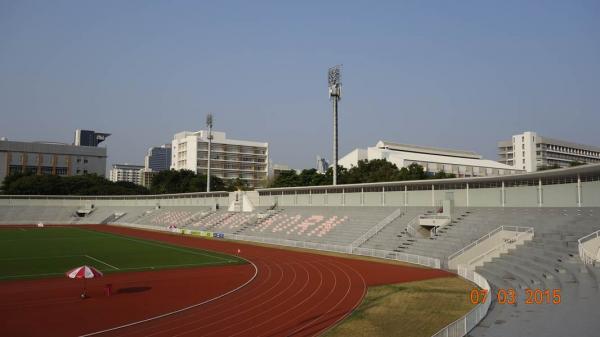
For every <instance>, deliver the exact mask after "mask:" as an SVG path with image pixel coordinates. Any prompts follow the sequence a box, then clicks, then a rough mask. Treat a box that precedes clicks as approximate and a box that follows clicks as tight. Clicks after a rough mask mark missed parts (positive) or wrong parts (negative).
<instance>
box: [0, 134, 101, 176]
mask: <svg viewBox="0 0 600 337" xmlns="http://www.w3.org/2000/svg"><path fill="white" fill-rule="evenodd" d="M106 157H107V152H106V148H103V147H88V146H75V145H70V144H63V143H54V142H19V141H9V140H7V139H6V138H1V139H0V181H2V180H3V179H4V177H6V176H7V175H9V174H14V173H26V172H28V173H32V174H38V175H42V174H52V175H59V176H74V175H82V174H93V173H95V174H98V175H100V176H104V175H105V174H106Z"/></svg>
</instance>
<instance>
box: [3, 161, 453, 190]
mask: <svg viewBox="0 0 600 337" xmlns="http://www.w3.org/2000/svg"><path fill="white" fill-rule="evenodd" d="M454 177H455V175H454V174H451V173H444V172H438V173H436V174H435V175H428V174H427V173H426V172H425V170H424V169H423V167H422V166H421V165H418V164H411V165H410V166H408V167H403V168H401V169H398V167H397V166H396V165H395V164H393V163H390V162H388V161H387V160H385V159H374V160H370V161H367V160H362V161H359V162H358V165H357V166H353V167H352V168H350V169H347V168H345V167H341V166H338V183H339V184H358V183H376V182H386V181H401V180H420V179H442V178H454ZM332 183H333V170H332V168H329V170H327V172H326V173H325V174H320V173H318V172H317V170H316V169H305V170H302V171H301V172H299V173H298V172H296V171H294V170H290V171H283V172H281V174H280V175H279V176H278V177H276V178H274V179H272V180H270V181H266V182H265V183H264V184H263V187H293V186H317V185H331V184H332ZM0 189H1V190H2V193H4V194H13V195H133V194H167V193H188V192H204V191H206V175H204V174H199V173H195V172H193V171H190V170H179V171H175V170H168V171H161V172H159V173H158V174H157V175H155V176H154V177H153V179H152V185H151V186H150V188H146V187H144V186H140V185H136V184H134V183H131V182H125V181H118V182H113V181H110V180H108V179H106V178H104V177H101V176H98V175H96V174H85V175H78V176H69V177H63V176H54V175H35V174H27V173H17V174H12V175H9V176H7V177H6V178H5V179H4V181H3V183H2V186H1V188H0ZM248 189H249V187H248V184H247V183H246V181H244V180H242V179H240V178H236V179H229V180H224V179H221V178H218V177H214V176H212V177H211V191H236V190H248Z"/></svg>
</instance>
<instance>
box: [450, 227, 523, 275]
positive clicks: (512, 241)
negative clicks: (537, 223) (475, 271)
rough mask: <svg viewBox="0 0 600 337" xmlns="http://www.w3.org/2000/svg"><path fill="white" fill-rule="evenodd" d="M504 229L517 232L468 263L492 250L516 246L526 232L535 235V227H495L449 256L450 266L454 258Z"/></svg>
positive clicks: (469, 263)
mask: <svg viewBox="0 0 600 337" xmlns="http://www.w3.org/2000/svg"><path fill="white" fill-rule="evenodd" d="M502 231H510V232H515V235H514V237H512V238H509V239H508V240H503V242H502V243H500V244H498V245H496V246H494V247H493V248H491V249H490V250H488V251H486V252H484V253H482V254H479V255H477V256H476V257H474V258H472V259H471V260H469V262H468V264H467V265H469V266H470V265H471V264H472V263H474V262H475V261H477V260H480V259H482V258H484V257H486V256H488V255H489V254H491V253H492V252H494V251H496V250H498V249H502V248H508V247H512V246H516V244H517V243H518V241H519V239H520V238H522V237H523V236H525V235H526V234H531V237H533V235H534V230H533V227H519V226H500V227H498V228H496V229H494V230H493V231H491V232H489V233H487V234H486V235H484V236H482V237H481V238H479V239H477V240H476V241H473V242H471V243H470V244H468V245H466V246H465V247H463V248H462V249H460V250H459V251H457V252H455V253H453V254H451V255H450V256H448V266H450V261H451V260H454V259H456V258H457V257H459V256H461V255H463V254H464V253H466V252H467V251H468V250H469V249H471V248H473V247H476V246H479V245H481V244H482V243H484V242H485V241H487V240H489V239H490V238H491V237H492V236H493V235H495V234H497V233H500V232H502Z"/></svg>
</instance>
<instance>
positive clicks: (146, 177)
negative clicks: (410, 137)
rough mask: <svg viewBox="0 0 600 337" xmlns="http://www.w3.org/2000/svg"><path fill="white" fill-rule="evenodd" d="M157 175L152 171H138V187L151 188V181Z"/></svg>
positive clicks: (144, 169)
mask: <svg viewBox="0 0 600 337" xmlns="http://www.w3.org/2000/svg"><path fill="white" fill-rule="evenodd" d="M157 174H158V172H157V171H152V170H151V169H148V168H143V169H141V170H140V185H142V186H144V187H146V188H150V186H152V180H153V179H154V177H155V176H156V175H157Z"/></svg>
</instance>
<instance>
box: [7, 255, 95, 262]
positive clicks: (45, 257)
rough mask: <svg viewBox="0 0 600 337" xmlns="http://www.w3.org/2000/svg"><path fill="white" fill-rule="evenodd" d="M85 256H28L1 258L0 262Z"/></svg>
mask: <svg viewBox="0 0 600 337" xmlns="http://www.w3.org/2000/svg"><path fill="white" fill-rule="evenodd" d="M78 256H85V255H81V254H79V255H56V256H29V257H5V258H1V259H0V261H22V260H38V259H60V258H65V257H78Z"/></svg>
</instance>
